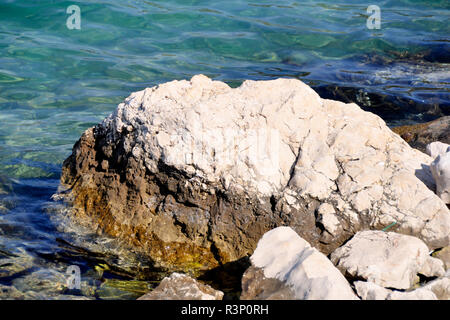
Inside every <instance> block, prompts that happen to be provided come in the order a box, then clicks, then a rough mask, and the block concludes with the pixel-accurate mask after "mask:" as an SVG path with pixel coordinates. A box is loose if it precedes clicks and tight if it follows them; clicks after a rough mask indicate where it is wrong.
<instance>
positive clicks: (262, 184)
mask: <svg viewBox="0 0 450 320" xmlns="http://www.w3.org/2000/svg"><path fill="white" fill-rule="evenodd" d="M431 161H432V159H431V158H430V157H428V156H427V155H425V154H423V153H421V152H419V151H417V150H414V149H412V148H411V147H410V146H408V145H407V143H406V142H404V141H403V140H402V139H401V138H400V137H399V136H398V135H396V134H395V133H393V132H392V131H391V130H390V129H389V128H388V127H387V126H386V124H385V123H384V121H383V120H382V119H381V118H379V117H378V116H376V115H374V114H372V113H369V112H364V111H363V110H361V109H360V108H359V107H358V106H357V105H355V104H344V103H341V102H337V101H331V100H324V99H321V98H320V97H319V96H318V95H317V94H316V93H315V92H314V91H313V90H312V89H311V88H310V87H308V86H307V85H305V84H304V83H302V82H301V81H298V80H294V79H278V80H273V81H245V82H244V83H243V84H242V85H241V86H240V87H239V88H236V89H232V88H230V87H229V86H228V85H226V84H225V83H222V82H219V81H212V80H210V79H209V78H207V77H205V76H202V75H199V76H195V77H193V78H192V79H191V81H184V80H183V81H172V82H169V83H165V84H162V85H159V86H157V87H153V88H148V89H145V90H143V91H139V92H136V93H133V94H132V95H131V96H130V97H128V98H127V99H125V101H124V102H123V103H121V104H120V105H119V106H118V108H117V110H116V111H115V112H114V113H113V114H111V115H110V116H109V117H108V118H106V119H105V120H104V121H103V122H102V123H100V124H98V125H96V126H95V127H93V128H90V129H88V130H86V131H85V132H84V134H83V135H82V137H81V138H80V140H79V141H78V142H77V143H76V144H75V146H74V148H73V152H72V155H71V156H70V157H69V158H68V159H67V160H66V161H65V162H64V165H63V173H62V178H61V182H62V186H63V187H65V188H67V190H65V191H63V192H61V195H63V196H64V197H65V199H66V200H67V201H68V202H70V203H71V204H72V206H73V209H74V210H73V212H74V216H75V217H76V220H77V221H78V222H81V223H86V224H91V225H93V227H94V228H96V229H97V230H98V231H99V232H106V233H108V234H110V235H113V236H116V237H118V238H121V239H123V240H125V241H127V242H128V243H130V244H132V245H134V247H135V248H139V249H140V250H142V251H143V252H145V253H146V254H147V255H148V256H149V257H150V258H151V259H152V260H153V261H154V262H155V266H163V267H165V268H168V269H171V270H209V269H213V268H215V267H217V266H219V265H221V264H226V263H228V262H233V261H236V260H238V259H240V258H242V257H246V256H248V255H250V254H252V253H253V251H254V249H255V247H256V244H257V242H258V240H259V239H260V238H261V236H262V235H263V234H264V233H265V232H267V231H268V230H271V229H273V228H274V227H277V226H280V225H288V226H290V227H292V228H293V229H294V230H295V231H296V232H297V233H298V234H299V235H300V236H301V237H302V238H304V239H305V240H306V241H308V242H309V243H311V245H312V246H314V247H316V248H318V249H319V250H320V251H322V252H323V253H325V254H328V253H330V252H332V251H333V250H334V249H336V248H337V247H338V246H340V245H341V244H342V243H344V241H346V240H348V239H349V238H350V237H351V236H352V235H353V234H355V233H356V232H357V231H358V230H362V229H381V228H384V227H387V226H389V225H391V224H392V223H396V225H395V226H394V227H393V229H395V230H396V231H397V232H400V233H405V234H412V235H415V236H417V237H419V238H421V239H423V240H424V241H425V242H426V243H427V244H428V245H429V246H430V247H431V248H440V247H444V246H447V245H449V244H450V234H449V230H450V214H449V209H448V208H447V207H446V206H445V204H444V203H443V202H442V201H441V200H440V199H439V198H438V197H437V196H436V195H435V194H434V193H433V192H432V191H431V190H430V189H429V188H431V189H433V188H434V184H433V178H432V176H431V172H430V170H429V164H430V163H431ZM427 186H428V187H427Z"/></svg>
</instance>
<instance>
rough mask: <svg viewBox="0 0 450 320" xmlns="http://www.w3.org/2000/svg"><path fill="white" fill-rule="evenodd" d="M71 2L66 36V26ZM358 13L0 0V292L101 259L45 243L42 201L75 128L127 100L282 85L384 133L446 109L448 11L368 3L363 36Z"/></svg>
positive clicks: (274, 0) (344, 8)
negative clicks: (305, 89)
mask: <svg viewBox="0 0 450 320" xmlns="http://www.w3.org/2000/svg"><path fill="white" fill-rule="evenodd" d="M72 4H75V5H78V6H79V8H80V16H81V26H80V27H81V29H80V30H77V29H73V30H70V29H68V28H67V25H66V20H67V18H68V17H69V15H68V14H67V13H66V9H67V7H69V6H70V5H72ZM369 4H370V3H367V2H365V1H338V2H336V1H330V0H323V1H286V0H257V1H256V0H255V1H242V0H227V1H216V0H213V1H192V0H191V1H186V0H183V1H182V0H177V1H176V0H169V1H131V0H127V1H111V0H104V1H48V0H41V1H15V0H0V285H7V286H14V287H19V289H18V290H19V291H20V292H23V291H24V290H25V291H26V289H27V285H29V287H28V289H29V290H31V291H33V292H36V294H40V295H39V296H38V297H39V298H47V297H53V296H55V295H57V294H59V293H61V292H59V291H58V290H59V289H55V288H53V289H52V288H50V289H49V286H48V285H41V286H39V285H36V284H35V282H33V281H31V282H30V281H29V282H27V281H28V280H29V279H30V275H33V276H31V279H34V278H33V277H34V275H35V273H36V272H38V271H39V270H58V272H61V273H63V272H64V270H65V268H66V267H67V266H68V265H71V264H77V265H80V266H82V271H83V274H84V277H85V278H86V279H93V278H95V277H94V276H93V275H92V274H90V273H89V270H91V269H92V270H94V269H95V265H96V264H98V263H100V262H101V261H100V260H101V259H97V258H95V259H94V258H92V259H91V258H89V257H90V254H80V255H76V254H74V249H73V248H72V249H68V248H67V246H65V245H61V241H57V239H58V238H61V239H66V240H67V241H69V242H71V241H74V240H73V238H74V237H75V238H76V232H75V233H72V234H71V233H69V232H67V230H65V229H64V228H63V229H62V230H61V228H60V227H59V226H58V223H57V222H55V221H54V220H53V219H52V215H53V214H52V210H50V209H49V207H50V208H51V207H52V201H51V200H50V197H51V195H52V194H53V193H54V192H55V191H56V188H57V186H58V178H59V175H60V168H61V164H62V161H63V160H64V159H65V158H66V157H67V156H68V155H69V154H70V151H71V148H72V146H73V144H74V143H75V142H76V140H77V139H78V138H79V136H80V135H81V133H82V132H83V131H84V130H85V129H87V128H88V127H90V126H92V125H94V124H96V123H98V122H99V121H101V120H102V119H103V118H104V117H105V116H107V115H108V114H109V113H110V112H112V111H113V110H114V108H115V106H116V105H117V104H118V103H119V102H121V101H122V100H123V99H124V98H125V97H127V96H128V95H129V94H130V93H131V92H133V91H137V90H141V89H143V88H145V87H149V86H154V85H156V84H159V83H162V82H165V81H170V80H173V79H189V78H190V77H192V76H193V75H194V74H197V73H203V74H206V75H208V76H209V77H212V78H214V79H218V80H222V81H225V82H227V83H229V84H230V85H231V86H238V85H239V84H240V83H241V82H242V81H243V80H245V79H257V80H261V79H273V78H277V77H294V78H298V79H301V80H302V81H305V82H306V83H308V84H310V85H311V86H313V87H314V88H316V89H317V91H318V92H319V93H320V94H321V95H322V96H324V97H331V98H336V99H341V100H344V101H355V102H358V103H360V104H361V105H362V107H364V108H365V109H366V110H370V111H373V112H375V113H377V114H379V115H380V116H382V117H383V118H384V119H385V120H386V121H387V122H388V124H389V125H397V124H403V123H414V122H423V121H427V120H431V119H434V118H436V117H438V116H442V115H448V114H450V108H449V106H450V93H449V92H450V91H449V88H450V69H449V62H450V54H449V47H450V37H449V35H450V32H449V31H450V27H449V24H448V21H450V19H449V18H450V10H449V9H450V2H449V1H446V0H444V1H421V0H415V1H413V0H409V1H407V0H399V1H388V0H384V1H377V2H376V4H377V5H378V6H379V7H380V9H381V29H373V30H370V29H368V28H367V26H366V20H367V18H368V14H367V12H366V9H367V6H368V5H369ZM374 4H375V3H374ZM49 211H50V213H49ZM74 234H75V236H74ZM99 241H100V240H99ZM102 241H103V240H102ZM100 243H103V242H101V241H100ZM97 249H98V250H102V249H101V246H99V247H97ZM75 251H76V250H75ZM2 252H3V253H2ZM68 252H69V253H70V254H69V253H68ZM56 253H57V254H56ZM11 255H16V256H18V257H19V258H20V259H19V258H17V257H12V256H11ZM55 255H56V256H58V257H60V258H58V259H56V258H55ZM61 256H64V257H65V258H64V259H62V258H61ZM91 256H92V254H91ZM26 259H29V260H30V261H28V260H26ZM96 259H97V260H96ZM102 259H103V258H102ZM105 259H106V258H105ZM117 259H118V260H117ZM117 259H116V260H117V261H119V260H120V258H117ZM25 260H26V261H27V262H26V263H25V262H24V261H25ZM106 260H108V263H110V264H114V263H116V264H117V265H119V264H120V263H119V262H117V261H116V260H114V259H110V258H108V259H106ZM99 261H100V262H99ZM11 264H12V265H13V267H12V266H11ZM22 264H23V267H22ZM14 267H16V268H14ZM130 268H131V267H130ZM13 269H14V270H13ZM16 269H17V270H16ZM11 270H13V271H11ZM106 273H108V272H106ZM117 273H118V272H116V274H117ZM113 274H114V272H110V275H109V276H113ZM38 275H39V274H38ZM44 277H45V275H44ZM137 277H138V276H137V275H135V274H134V275H133V274H131V275H130V276H128V278H130V279H131V278H137ZM122 278H127V277H123V276H122ZM128 278H127V279H128ZM144 278H145V277H144ZM23 279H28V280H27V281H24V280H23ZM144 280H145V279H144ZM24 283H25V284H24ZM119 291H120V290H119ZM0 293H1V290H0ZM63 294H64V293H63ZM78 294H79V293H78ZM8 295H9V296H11V294H10V293H9V294H4V296H8ZM83 295H87V294H83ZM106 296H107V295H106ZM30 297H33V296H27V298H30ZM34 297H36V296H34ZM67 297H68V298H71V296H69V295H67ZM93 297H94V298H99V295H98V294H97V295H94V296H93ZM127 297H129V296H127ZM0 298H2V296H1V295H0ZM100 298H102V297H101V296H100Z"/></svg>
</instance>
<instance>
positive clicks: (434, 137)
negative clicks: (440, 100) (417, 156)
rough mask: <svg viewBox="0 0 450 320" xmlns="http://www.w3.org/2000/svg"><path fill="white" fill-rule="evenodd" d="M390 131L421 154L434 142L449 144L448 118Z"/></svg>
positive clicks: (449, 123)
mask: <svg viewBox="0 0 450 320" xmlns="http://www.w3.org/2000/svg"><path fill="white" fill-rule="evenodd" d="M392 130H393V131H394V132H395V133H397V134H399V135H400V136H401V137H402V138H403V139H405V141H406V142H408V143H409V145H410V146H411V147H413V148H416V149H418V150H420V151H422V152H425V149H426V146H427V145H428V144H429V143H431V142H434V141H441V142H443V143H447V144H450V116H447V117H442V118H439V119H436V120H433V121H430V122H427V123H420V124H416V125H409V126H400V127H394V128H392Z"/></svg>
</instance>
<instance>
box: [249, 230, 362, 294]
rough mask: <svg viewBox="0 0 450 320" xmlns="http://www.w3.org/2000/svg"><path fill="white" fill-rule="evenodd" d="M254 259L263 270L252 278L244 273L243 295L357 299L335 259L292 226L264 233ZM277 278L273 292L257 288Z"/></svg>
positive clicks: (256, 265)
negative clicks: (311, 243)
mask: <svg viewBox="0 0 450 320" xmlns="http://www.w3.org/2000/svg"><path fill="white" fill-rule="evenodd" d="M250 260H251V263H252V267H253V268H257V269H261V270H262V274H259V275H257V276H252V278H251V279H247V276H246V275H244V277H243V278H244V280H243V282H244V285H243V292H242V296H241V298H243V299H258V298H261V297H262V296H264V297H265V298H274V297H276V298H283V299H300V300H327V299H333V300H353V299H357V297H356V295H355V294H354V292H353V290H352V289H351V287H350V285H349V283H348V282H347V280H346V279H345V278H344V276H343V275H342V274H341V273H340V272H339V270H338V269H336V267H335V266H334V265H333V264H332V263H331V261H330V260H328V258H327V257H326V256H324V255H323V254H322V253H320V252H319V251H317V250H316V249H314V248H312V247H311V246H310V245H309V243H308V242H306V241H305V240H304V239H302V238H301V237H299V236H298V234H297V233H296V232H295V231H294V230H292V229H291V228H289V227H278V228H275V229H273V230H271V231H269V232H267V233H266V234H264V236H263V237H262V238H261V240H260V241H259V242H258V246H257V248H256V250H255V252H254V253H253V255H252V256H251V258H250ZM273 280H277V283H278V286H276V290H273V288H274V287H275V286H274V285H272V286H271V287H272V292H270V294H268V293H267V292H258V291H257V288H261V287H266V288H267V287H268V286H267V282H269V283H274V281H273ZM249 282H250V283H249ZM251 282H253V283H251ZM249 288H250V290H249ZM255 288H256V289H255ZM280 292H282V294H280Z"/></svg>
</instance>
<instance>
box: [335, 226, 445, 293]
mask: <svg viewBox="0 0 450 320" xmlns="http://www.w3.org/2000/svg"><path fill="white" fill-rule="evenodd" d="M429 253H430V250H429V249H428V247H427V246H426V244H425V243H424V242H423V241H422V240H420V239H418V238H415V237H412V236H406V235H402V234H398V233H394V232H383V231H361V232H358V233H357V234H356V235H355V236H354V237H353V238H352V239H351V240H350V241H348V242H347V243H346V244H345V245H343V246H342V247H340V248H338V249H336V250H335V251H334V252H333V253H332V254H331V261H333V263H334V264H335V265H336V266H337V267H338V268H339V270H341V271H342V273H343V274H345V275H346V276H347V277H350V278H354V279H365V280H367V281H369V282H372V283H374V284H377V285H379V286H382V287H385V288H395V289H409V288H411V287H412V286H413V285H414V284H415V283H416V282H417V281H418V274H419V273H420V274H423V275H425V276H427V277H440V276H443V275H444V274H445V270H444V263H443V262H442V261H441V260H439V259H436V258H433V257H430V255H429Z"/></svg>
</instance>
